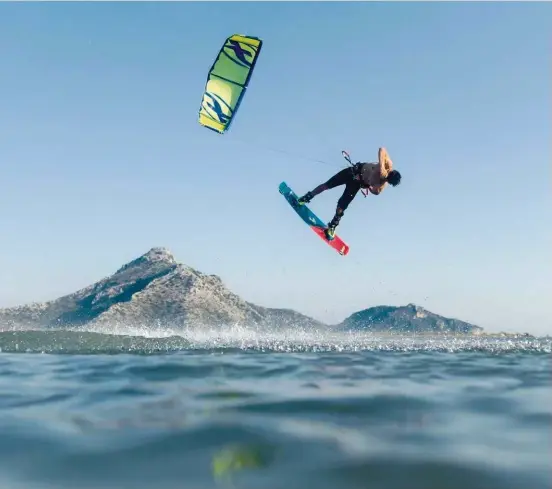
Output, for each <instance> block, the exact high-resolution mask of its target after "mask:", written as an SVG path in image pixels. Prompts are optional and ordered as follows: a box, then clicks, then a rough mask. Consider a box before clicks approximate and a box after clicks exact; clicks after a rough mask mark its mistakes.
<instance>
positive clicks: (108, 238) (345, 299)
mask: <svg viewBox="0 0 552 489" xmlns="http://www.w3.org/2000/svg"><path fill="white" fill-rule="evenodd" d="M550 25H552V10H551V6H550V4H547V3H526V4H524V3H498V2H496V3H495V2H491V3H471V2H470V3H433V2H431V3H423V4H422V3H420V4H417V3H377V4H376V3H359V2H354V3H345V2H339V3H314V2H309V3H293V2H284V3H264V2H263V3H250V2H247V3H231V2H221V3H211V2H205V3H174V2H169V3H134V4H133V3H103V2H102V3H83V4H78V3H32V4H27V3H2V4H0V60H1V63H0V94H1V99H0V100H1V103H0V186H1V193H0V205H1V209H2V239H1V240H0V269H1V270H2V276H1V279H0V306H10V305H16V304H21V303H25V302H29V301H39V300H45V299H52V298H56V297H58V296H60V295H62V294H65V293H69V292H73V291H74V290H76V289H78V288H80V287H83V286H86V285H88V284H90V283H92V282H93V281H95V280H98V279H100V278H102V277H103V276H105V275H108V274H110V273H112V272H114V271H115V269H117V268H118V267H119V266H120V265H121V264H122V263H124V262H126V261H128V260H131V259H133V258H134V257H136V256H138V255H140V254H142V253H144V252H146V251H147V250H148V249H150V248H151V247H153V246H165V247H167V248H169V249H170V250H171V251H172V252H173V253H174V254H175V256H176V258H177V259H178V260H179V261H182V262H184V263H187V264H189V265H191V266H194V267H195V268H197V269H199V270H201V271H203V272H206V273H216V274H218V275H220V276H221V277H222V278H223V280H224V281H225V283H226V284H227V285H228V286H229V287H230V289H232V290H233V291H235V292H236V293H238V294H240V295H241V296H243V297H244V298H246V299H247V300H250V301H253V302H256V303H259V304H262V305H266V306H278V307H280V306H281V307H291V308H294V309H297V310H299V311H301V312H304V313H306V314H309V315H312V316H315V317H317V318H320V319H322V320H326V321H329V322H333V321H339V320H341V319H343V318H344V317H345V316H347V315H348V314H350V313H352V312H354V311H355V310H359V309H363V308H365V307H369V306H372V305H377V304H393V305H400V304H406V303H409V302H414V303H417V304H420V305H422V306H424V307H426V308H428V309H430V310H432V311H434V312H437V313H439V314H443V315H446V316H453V317H458V318H461V319H464V320H468V321H472V322H475V323H476V324H479V325H481V326H483V327H484V328H486V329H487V330H491V331H493V330H505V331H514V330H517V331H520V330H521V331H529V332H533V333H537V334H541V333H549V334H550V333H552V313H551V312H550V308H549V301H550V298H551V297H552V281H550V276H551V272H552V270H551V268H552V264H551V260H550V249H551V244H552V243H551V237H552V236H551V231H550V230H551V227H550V204H551V192H550V182H551V178H550V177H551V175H550V160H551V155H550V144H549V140H550V134H551V127H550V107H551V100H550V86H551V80H550V58H549V49H550V28H549V27H550ZM233 33H244V34H249V35H254V36H258V37H260V38H262V39H263V40H264V46H263V52H262V54H261V57H260V59H259V62H258V65H257V68H256V71H255V73H254V75H253V78H252V80H251V84H250V87H249V90H248V93H247V94H246V97H245V99H244V102H243V104H242V106H241V108H240V110H239V113H238V114H237V117H236V119H235V121H234V123H233V126H232V128H231V130H230V131H229V132H228V133H227V134H225V135H223V136H220V135H218V134H215V133H213V132H211V131H209V130H206V129H204V128H202V127H201V126H199V125H198V123H197V111H198V108H199V103H200V99H201V95H202V91H203V88H204V84H205V79H206V75H207V70H208V68H209V67H210V65H211V63H212V61H213V59H214V57H215V55H216V53H217V51H218V49H219V48H220V46H221V45H222V42H223V41H224V39H225V38H226V37H227V36H228V35H230V34H233ZM379 146H385V147H386V148H387V149H388V150H389V153H390V155H391V157H392V158H393V160H394V162H395V167H396V168H397V169H399V170H400V171H401V172H402V174H403V181H402V183H401V185H400V186H399V187H397V188H387V189H385V191H384V192H383V193H382V194H381V195H380V196H378V197H374V196H370V197H368V198H366V199H364V198H363V197H362V196H361V195H359V196H358V197H357V199H355V201H354V202H353V203H352V204H351V206H350V207H349V209H348V210H347V213H346V215H345V217H344V218H343V219H342V222H341V225H340V227H339V228H338V232H339V234H340V235H341V236H342V237H343V238H344V239H345V240H346V241H347V242H348V243H349V244H350V246H351V252H350V254H349V256H348V257H341V256H339V255H338V254H337V253H335V252H333V250H331V249H330V248H329V247H328V246H326V245H325V244H324V243H323V242H322V241H321V240H320V239H319V238H318V237H317V236H316V235H315V234H314V233H312V231H310V230H309V229H308V228H306V226H304V224H303V223H302V222H301V221H300V219H298V218H297V217H296V215H295V214H294V213H293V211H292V209H291V208H290V207H289V206H288V205H287V204H286V202H285V201H284V199H283V198H282V197H281V196H280V195H279V193H278V184H279V183H280V182H281V181H282V180H285V181H287V182H288V184H289V185H290V186H291V187H292V188H294V189H295V190H296V191H297V192H298V193H303V192H305V191H307V190H309V189H311V188H313V187H314V186H316V185H318V184H319V183H321V182H322V181H325V180H326V179H327V178H328V177H330V176H331V175H332V174H333V173H334V172H335V171H338V170H339V169H340V168H342V165H343V160H342V159H341V156H340V151H341V149H348V150H349V151H350V152H351V153H352V156H353V158H354V159H355V160H364V161H366V160H368V161H374V160H375V159H376V158H377V149H378V147H379ZM271 148H276V149H278V150H281V151H283V152H287V153H288V154H285V153H283V152H276V151H273V150H272V149H271ZM316 159H318V160H322V161H324V162H326V163H327V164H322V163H317V162H314V161H312V160H316ZM340 193H341V190H340V189H335V190H333V191H329V192H326V193H325V194H322V195H321V196H319V197H318V198H317V199H316V200H315V201H313V203H312V206H311V208H312V209H313V210H314V211H315V212H316V213H317V214H318V215H319V216H320V217H321V218H322V219H323V220H324V221H328V220H329V219H330V218H331V217H332V215H333V212H334V210H335V203H336V201H337V199H338V198H339V196H340Z"/></svg>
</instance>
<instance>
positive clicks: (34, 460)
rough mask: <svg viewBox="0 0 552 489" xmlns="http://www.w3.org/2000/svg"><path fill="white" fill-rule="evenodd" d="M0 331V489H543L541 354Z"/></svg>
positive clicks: (467, 341)
mask: <svg viewBox="0 0 552 489" xmlns="http://www.w3.org/2000/svg"><path fill="white" fill-rule="evenodd" d="M117 333H118V334H116V335H108V334H104V333H102V332H101V331H96V332H93V331H87V332H82V331H81V332H78V331H4V332H0V350H1V353H0V487H1V488H2V489H12V488H24V489H34V488H41V489H42V488H44V489H46V488H48V489H49V488H60V489H62V488H63V489H65V488H67V489H76V488H78V489H84V488H94V489H100V488H102V489H104V488H105V489H112V488H113V489H115V488H116V489H127V488H128V489H142V488H148V489H186V488H190V489H191V488H193V489H207V488H255V489H260V488H263V489H295V488H297V489H308V488H317V489H323V488H324V489H325V488H327V489H341V488H343V489H345V488H346V489H360V488H370V489H510V488H511V489H550V488H551V487H552V478H551V477H552V475H551V474H552V472H551V462H552V369H551V366H552V365H551V352H552V340H551V339H550V338H541V339H538V338H524V337H516V338H499V339H493V338H453V337H451V338H432V337H402V338H401V337H390V336H387V337H385V336H374V335H370V334H330V333H328V332H320V333H319V334H315V333H304V332H298V331H293V330H292V331H287V332H278V333H262V332H258V331H251V330H247V329H238V328H232V329H230V330H228V331H226V332H224V333H221V332H217V331H214V330H213V331H210V330H204V331H187V332H184V333H180V334H175V333H174V332H171V331H162V330H160V331H156V332H147V333H146V332H143V331H134V332H132V331H117Z"/></svg>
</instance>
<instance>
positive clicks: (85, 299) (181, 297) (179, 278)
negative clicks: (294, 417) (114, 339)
mask: <svg viewBox="0 0 552 489" xmlns="http://www.w3.org/2000/svg"><path fill="white" fill-rule="evenodd" d="M114 323H119V324H132V325H136V326H158V325H162V324H170V325H171V326H175V327H176V326H179V325H181V326H184V325H186V326H203V325H208V326H209V327H216V326H227V325H234V324H247V325H249V326H254V325H263V326H266V327H271V328H279V327H286V326H296V327H307V328H308V327H325V325H323V324H322V323H320V322H319V321H316V320H314V319H312V318H309V317H307V316H305V315H303V314H300V313H298V312H295V311H292V310H289V309H271V308H265V307H260V306H257V305H255V304H251V303H249V302H247V301H244V300H243V299H241V298H240V297H238V296H237V295H236V294H234V293H232V292H231V291H229V290H228V289H227V288H226V287H225V286H224V284H223V283H222V280H221V279H220V278H219V277H217V276H216V275H205V274H203V273H201V272H199V271H197V270H194V269H193V268H191V267H188V266H186V265H182V264H178V263H176V261H175V259H174V257H173V255H172V254H171V253H170V252H169V251H167V250H166V249H164V248H153V249H151V250H150V251H148V252H147V253H146V254H144V255H142V256H140V257H139V258H137V259H136V260H133V261H131V262H130V263H127V264H126V265H124V266H123V267H121V268H120V269H119V270H117V271H116V272H115V273H114V274H113V275H111V276H109V277H107V278H104V279H103V280H100V281H99V282H96V283H95V284H93V285H91V286H89V287H86V288H84V289H82V290H79V291H77V292H75V293H73V294H70V295H67V296H64V297H61V298H59V299H57V300H54V301H50V302H45V303H38V304H29V305H24V306H19V307H13V308H9V309H0V328H5V327H6V326H8V327H10V326H11V327H13V326H17V327H27V328H36V327H60V326H71V327H79V326H85V325H98V324H104V325H109V324H114Z"/></svg>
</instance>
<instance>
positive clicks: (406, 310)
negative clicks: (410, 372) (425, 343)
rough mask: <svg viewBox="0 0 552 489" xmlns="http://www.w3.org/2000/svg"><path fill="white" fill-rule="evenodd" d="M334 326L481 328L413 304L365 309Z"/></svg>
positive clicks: (430, 329) (440, 329)
mask: <svg viewBox="0 0 552 489" xmlns="http://www.w3.org/2000/svg"><path fill="white" fill-rule="evenodd" d="M337 328H338V329H341V330H346V331H374V332H375V331H377V332H381V331H387V332H390V333H455V334H480V333H481V332H482V331H483V328H480V327H479V326H475V325H473V324H470V323H466V322H464V321H460V320H458V319H451V318H445V317H443V316H439V315H437V314H434V313H432V312H430V311H427V310H426V309H424V308H423V307H420V306H416V305H415V304H408V305H406V306H402V307H392V306H377V307H371V308H369V309H364V310H362V311H358V312H355V313H354V314H352V315H351V316H349V317H348V318H347V319H345V321H343V322H342V323H341V324H339V325H338V326H337Z"/></svg>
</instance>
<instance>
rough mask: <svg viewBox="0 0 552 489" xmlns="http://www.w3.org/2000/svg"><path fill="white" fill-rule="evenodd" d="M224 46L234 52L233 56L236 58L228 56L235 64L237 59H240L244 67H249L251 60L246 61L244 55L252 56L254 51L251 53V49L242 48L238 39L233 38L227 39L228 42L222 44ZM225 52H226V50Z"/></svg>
mask: <svg viewBox="0 0 552 489" xmlns="http://www.w3.org/2000/svg"><path fill="white" fill-rule="evenodd" d="M224 47H225V48H226V49H227V50H228V49H231V50H232V51H233V52H234V56H235V57H236V58H237V60H236V59H233V58H232V57H230V59H232V61H234V62H235V63H237V64H239V63H238V61H240V62H241V63H243V64H244V65H245V66H246V67H248V68H250V67H251V61H248V60H247V58H246V57H249V58H253V56H254V54H255V53H251V51H248V50H247V49H244V48H243V47H242V44H240V43H239V42H238V41H236V40H234V39H229V40H228V42H227V43H226V44H225V45H224ZM226 54H228V52H227V53H226Z"/></svg>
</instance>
